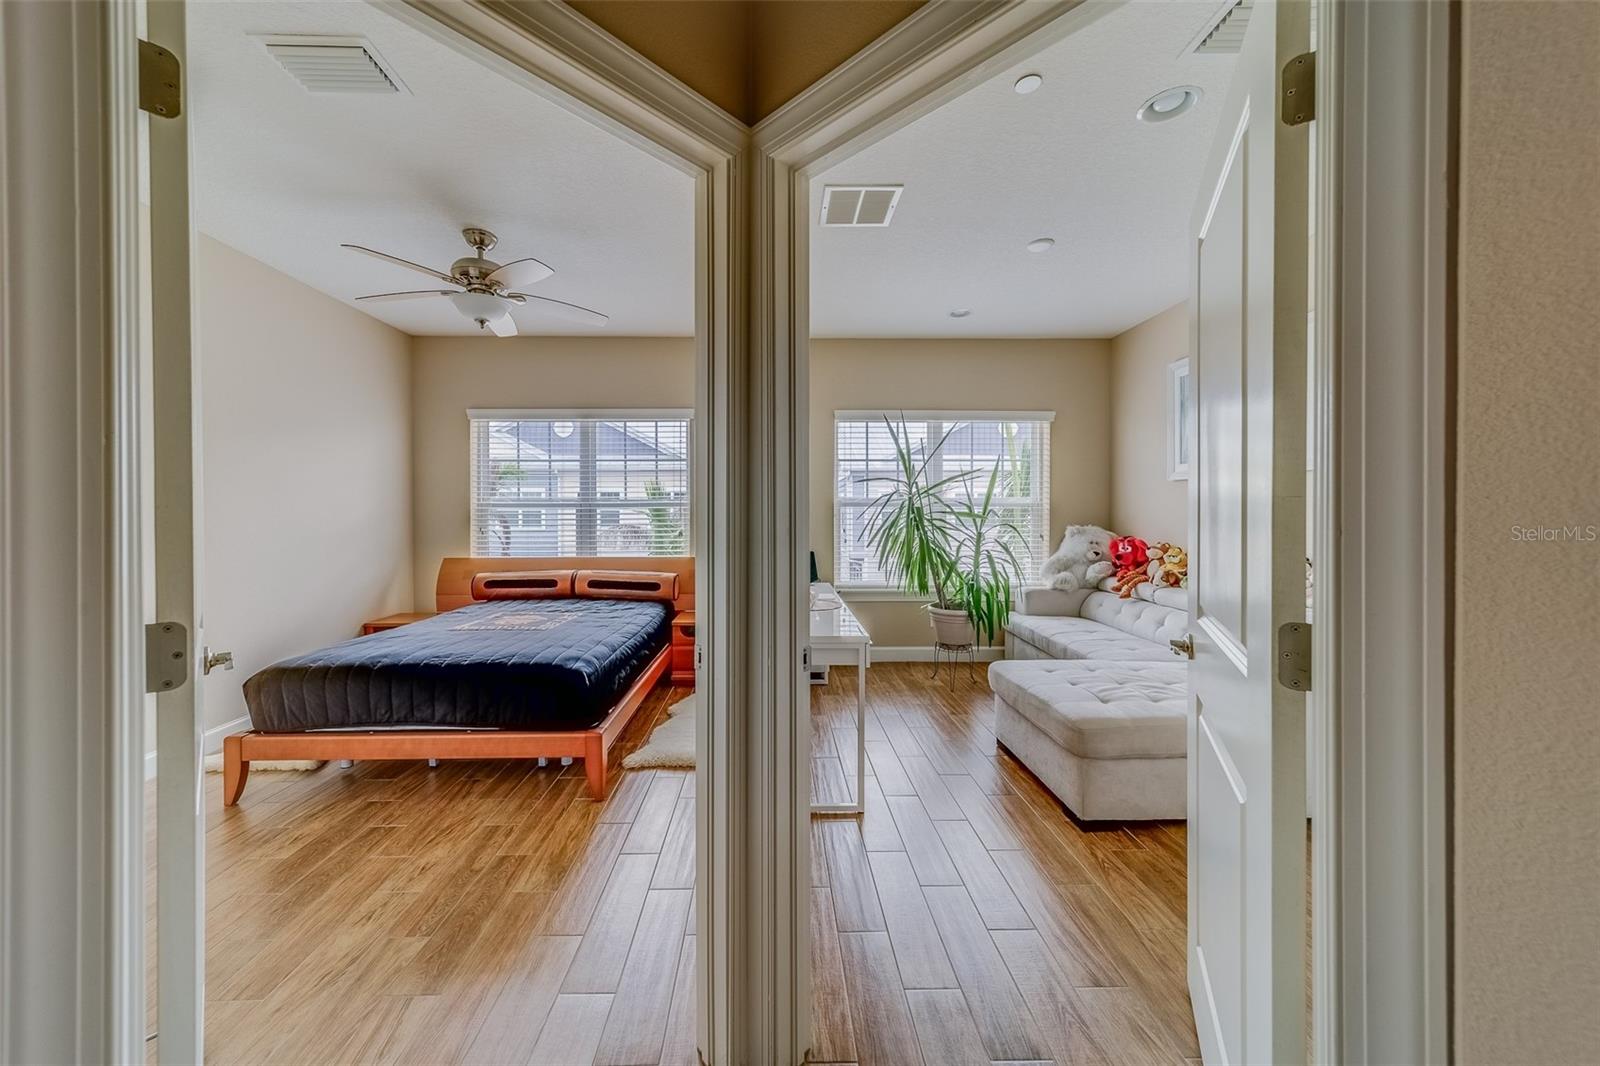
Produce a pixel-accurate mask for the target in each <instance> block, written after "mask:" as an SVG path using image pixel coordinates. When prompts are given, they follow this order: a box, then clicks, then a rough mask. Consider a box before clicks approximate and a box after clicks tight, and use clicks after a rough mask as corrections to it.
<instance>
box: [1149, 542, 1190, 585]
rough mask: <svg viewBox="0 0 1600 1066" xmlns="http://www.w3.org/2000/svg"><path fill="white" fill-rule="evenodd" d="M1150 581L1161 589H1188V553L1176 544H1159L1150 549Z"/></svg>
mask: <svg viewBox="0 0 1600 1066" xmlns="http://www.w3.org/2000/svg"><path fill="white" fill-rule="evenodd" d="M1150 580H1151V581H1153V582H1154V583H1155V584H1157V585H1159V586H1160V587H1162V588H1169V589H1182V588H1188V587H1189V553H1188V552H1186V551H1184V550H1183V549H1182V548H1180V547H1178V546H1177V545H1176V544H1167V543H1161V544H1156V545H1153V546H1152V547H1151V548H1150Z"/></svg>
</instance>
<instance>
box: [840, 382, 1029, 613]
mask: <svg viewBox="0 0 1600 1066" xmlns="http://www.w3.org/2000/svg"><path fill="white" fill-rule="evenodd" d="M903 417H904V419H905V426H906V431H907V434H908V435H909V438H910V441H911V446H912V449H913V452H914V453H915V454H916V456H917V460H918V462H919V463H920V462H921V461H922V460H923V459H924V458H927V459H928V467H927V479H928V482H929V483H933V482H937V481H940V480H942V479H943V478H946V477H950V476H951V475H954V474H959V473H961V472H963V471H967V472H970V474H971V476H970V477H968V478H965V479H960V480H957V481H955V482H952V483H951V484H950V486H948V488H947V489H946V490H945V491H944V492H943V493H942V495H943V496H944V498H945V499H946V500H948V501H949V502H951V503H952V504H963V503H965V501H966V489H967V488H968V487H970V489H971V492H972V495H973V497H974V498H975V499H977V500H982V498H983V492H984V490H985V489H986V488H987V487H988V484H989V473H990V471H991V470H993V469H994V466H995V464H996V463H997V462H998V463H999V464H1000V476H999V480H998V482H997V484H996V489H995V501H994V502H995V507H996V508H997V510H999V511H1000V512H1001V513H1002V514H1003V515H1004V517H1005V518H1006V520H1008V521H1010V522H1011V523H1013V524H1014V525H1015V526H1016V527H1017V528H1018V529H1019V530H1021V531H1022V533H1023V535H1024V537H1025V539H1026V541H1027V543H1026V546H1025V547H1026V550H1025V551H1017V552H1016V554H1017V561H1018V562H1019V563H1021V564H1022V567H1023V571H1024V572H1023V575H1022V577H1023V580H1025V581H1027V580H1032V579H1034V578H1036V577H1037V576H1038V574H1039V567H1040V565H1041V564H1042V563H1043V562H1044V560H1045V559H1046V558H1047V557H1048V556H1049V554H1050V550H1051V547H1052V546H1051V545H1050V543H1049V539H1050V420H1051V418H1052V417H1054V416H1053V415H1051V414H1050V413H1048V412H993V411H991V412H951V411H939V412H935V411H907V412H904V415H903ZM901 418H902V413H901V412H898V411H890V412H876V411H839V412H837V413H836V414H835V416H834V477H833V485H834V489H833V526H834V542H833V546H834V550H833V580H834V584H835V585H836V586H839V587H842V588H851V587H855V588H884V587H887V585H888V582H887V580H886V579H885V577H884V574H883V572H882V571H881V570H880V569H879V568H878V563H877V551H876V549H875V548H873V547H872V545H870V544H869V543H868V542H867V537H866V533H867V525H868V522H867V515H866V512H867V509H868V508H869V507H870V506H871V504H872V501H873V500H875V499H877V498H878V497H879V496H881V495H883V493H884V492H885V491H886V490H887V489H888V487H889V486H888V484H887V483H886V482H883V481H880V480H875V479H878V478H884V477H892V476H894V475H895V474H896V473H897V472H898V470H899V467H898V463H897V462H896V459H895V446H894V438H893V437H892V436H891V435H890V432H889V422H893V423H894V424H895V426H896V429H897V431H898V427H899V424H900V420H901ZM885 419H888V421H887V422H886V421H885ZM946 433H948V434H949V436H946V435H945V434H946ZM941 439H943V441H944V443H943V445H939V441H940V440H941ZM936 445H939V446H938V447H937V449H936V450H935V451H934V453H933V455H932V456H931V457H930V456H929V455H928V450H929V449H930V448H934V447H935V446H936ZM1014 550H1015V549H1014Z"/></svg>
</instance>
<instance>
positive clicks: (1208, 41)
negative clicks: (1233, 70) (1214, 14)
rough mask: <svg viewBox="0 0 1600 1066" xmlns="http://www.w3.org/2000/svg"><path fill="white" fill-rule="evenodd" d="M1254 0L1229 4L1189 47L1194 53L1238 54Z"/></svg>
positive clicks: (1248, 23) (1238, 0)
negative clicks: (1192, 45) (1220, 15)
mask: <svg viewBox="0 0 1600 1066" xmlns="http://www.w3.org/2000/svg"><path fill="white" fill-rule="evenodd" d="M1253 2H1254V0H1236V2H1235V3H1232V4H1229V5H1228V8H1227V10H1226V11H1224V12H1223V13H1222V17H1221V18H1219V19H1218V20H1217V21H1216V22H1215V23H1214V24H1213V25H1212V26H1211V28H1210V29H1208V30H1206V31H1205V33H1203V34H1201V35H1200V40H1199V41H1198V42H1197V43H1196V44H1195V46H1194V47H1193V48H1191V49H1189V50H1190V51H1191V52H1193V53H1194V54H1195V55H1201V56H1204V55H1213V56H1218V55H1220V56H1232V55H1238V54H1239V47H1240V46H1241V45H1243V44H1244V31H1245V30H1246V29H1247V28H1248V27H1249V25H1250V7H1251V4H1252V3H1253Z"/></svg>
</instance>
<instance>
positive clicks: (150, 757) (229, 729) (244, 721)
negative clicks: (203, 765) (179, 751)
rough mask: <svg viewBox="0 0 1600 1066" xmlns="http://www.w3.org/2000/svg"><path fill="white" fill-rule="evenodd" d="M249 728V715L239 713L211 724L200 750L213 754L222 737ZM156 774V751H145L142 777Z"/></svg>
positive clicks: (150, 777) (145, 777) (151, 779)
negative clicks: (213, 724)
mask: <svg viewBox="0 0 1600 1066" xmlns="http://www.w3.org/2000/svg"><path fill="white" fill-rule="evenodd" d="M249 728H250V716H249V715H247V714H246V715H240V716H239V717H238V718H235V719H234V720H233V721H231V722H223V723H222V724H221V725H218V726H212V727H211V728H210V729H208V730H206V733H205V739H204V741H203V743H202V744H201V752H202V753H203V754H205V755H215V754H216V753H217V752H219V751H221V750H222V738H223V737H225V736H227V735H229V734H230V733H242V732H244V731H245V730H246V729H249ZM155 776H156V753H155V752H153V751H147V752H145V754H144V779H145V780H146V781H154V780H155Z"/></svg>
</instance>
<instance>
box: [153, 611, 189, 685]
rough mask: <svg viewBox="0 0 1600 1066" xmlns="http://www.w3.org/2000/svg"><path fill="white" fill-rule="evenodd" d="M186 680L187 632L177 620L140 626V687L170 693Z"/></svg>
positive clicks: (187, 665) (187, 678) (187, 677)
mask: <svg viewBox="0 0 1600 1066" xmlns="http://www.w3.org/2000/svg"><path fill="white" fill-rule="evenodd" d="M187 680H189V631H188V630H187V629H185V628H184V627H183V626H182V625H181V624H180V623H178V622H151V623H150V624H149V625H147V626H145V627H144V690H145V691H146V692H172V691H174V690H176V689H180V688H182V687H183V683H184V682H185V681H187Z"/></svg>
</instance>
